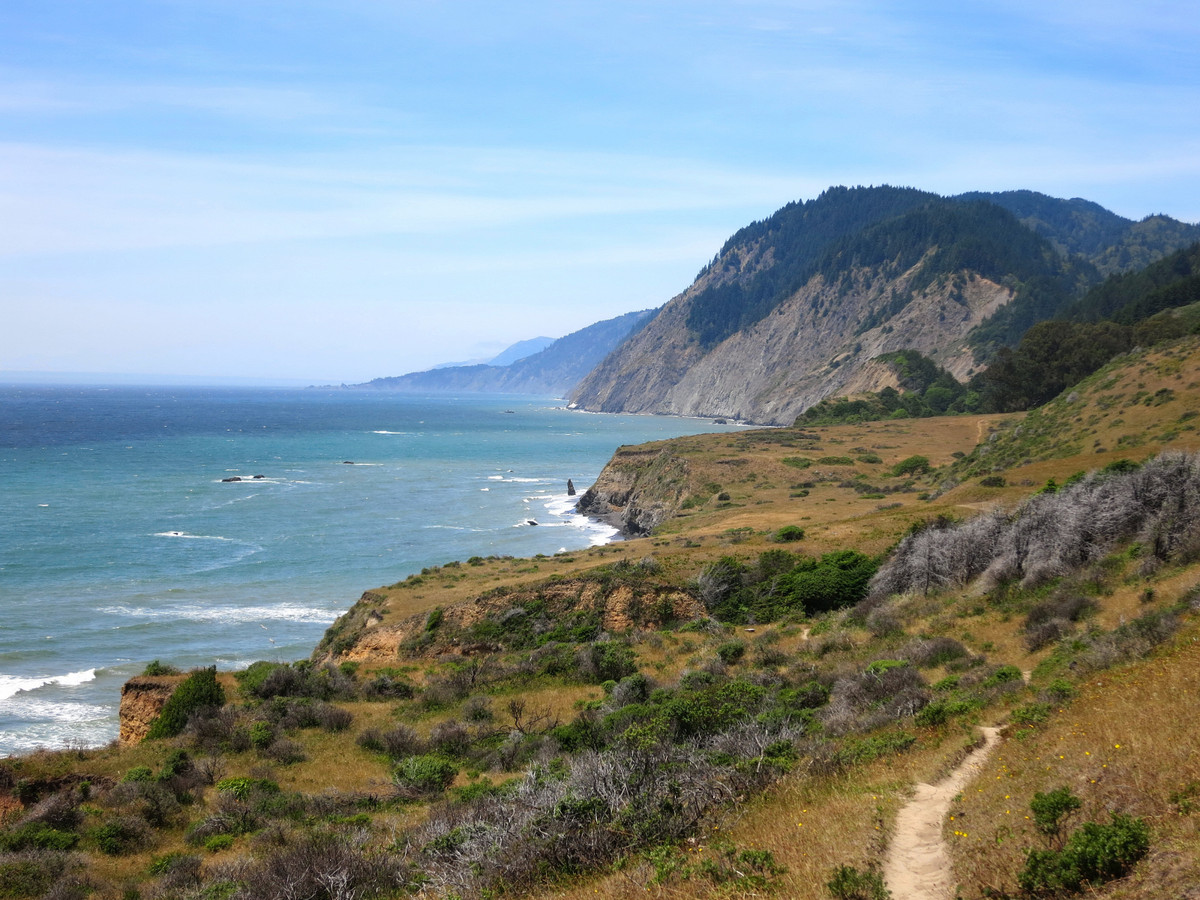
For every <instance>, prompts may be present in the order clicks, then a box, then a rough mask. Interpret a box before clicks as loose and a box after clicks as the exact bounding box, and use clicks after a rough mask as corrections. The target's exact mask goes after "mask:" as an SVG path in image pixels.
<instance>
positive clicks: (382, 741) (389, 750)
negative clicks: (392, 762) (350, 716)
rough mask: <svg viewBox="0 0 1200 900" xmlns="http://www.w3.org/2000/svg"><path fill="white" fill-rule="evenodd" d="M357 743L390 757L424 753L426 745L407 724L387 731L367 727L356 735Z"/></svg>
mask: <svg viewBox="0 0 1200 900" xmlns="http://www.w3.org/2000/svg"><path fill="white" fill-rule="evenodd" d="M358 745H359V746H360V747H363V748H365V749H367V750H373V751H375V752H376V753H384V754H386V755H387V756H390V757H391V758H392V759H400V758H401V757H405V756H412V755H414V754H418V753H424V752H425V746H426V745H425V741H424V739H422V737H421V736H420V735H419V734H417V732H416V731H415V730H413V729H412V728H410V727H408V726H407V725H397V726H396V727H395V728H392V729H390V730H388V731H380V730H379V729H378V728H368V729H366V730H365V731H363V733H362V734H360V735H359V736H358Z"/></svg>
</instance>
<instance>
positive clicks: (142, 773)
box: [121, 766, 154, 784]
mask: <svg viewBox="0 0 1200 900" xmlns="http://www.w3.org/2000/svg"><path fill="white" fill-rule="evenodd" d="M153 777H154V770H153V769H151V768H150V767H149V766H134V767H133V768H131V769H130V770H129V771H128V772H126V773H125V775H124V776H123V777H122V778H121V783H122V784H131V783H134V782H138V781H149V780H150V779H151V778H153Z"/></svg>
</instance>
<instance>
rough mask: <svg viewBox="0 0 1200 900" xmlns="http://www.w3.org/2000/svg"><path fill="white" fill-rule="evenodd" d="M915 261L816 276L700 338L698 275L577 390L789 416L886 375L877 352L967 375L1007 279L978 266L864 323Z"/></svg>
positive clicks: (626, 408)
mask: <svg viewBox="0 0 1200 900" xmlns="http://www.w3.org/2000/svg"><path fill="white" fill-rule="evenodd" d="M913 271H915V267H914V269H913V270H910V271H908V272H906V273H904V275H903V276H902V277H901V278H899V279H891V278H886V277H881V276H878V275H876V274H874V273H872V272H870V271H869V270H860V271H858V272H855V273H854V275H853V279H852V281H853V287H852V288H850V289H849V290H847V288H846V286H845V285H846V283H843V284H841V285H830V284H827V283H825V281H824V280H823V279H822V278H821V277H819V276H818V277H816V278H814V279H813V280H812V281H810V282H809V283H808V284H806V285H805V286H804V287H802V288H801V289H800V290H798V291H797V292H796V293H795V294H793V295H792V296H791V297H790V298H789V299H788V300H786V301H785V302H784V303H782V304H781V305H780V306H779V307H778V308H777V309H776V310H775V311H774V312H773V313H771V315H769V316H767V317H766V318H764V319H762V320H761V321H759V322H756V323H755V324H754V325H752V326H751V327H749V328H747V329H744V330H742V331H738V332H737V333H735V334H733V335H731V336H730V337H728V338H726V339H725V340H724V341H721V342H720V343H719V344H718V345H716V346H715V347H713V348H711V349H707V350H706V349H705V348H703V347H701V346H700V345H699V344H698V343H697V342H696V341H695V340H694V339H693V338H692V337H691V335H690V333H689V331H688V316H689V311H690V302H691V298H692V297H693V296H694V295H695V294H696V293H698V292H699V291H700V290H703V289H704V288H705V287H707V283H706V282H705V281H704V280H703V279H701V280H700V281H697V283H696V285H694V286H693V287H692V288H691V289H690V290H689V291H688V292H686V293H684V294H681V295H680V296H678V297H676V298H675V299H674V300H672V301H671V302H670V303H669V304H667V306H666V307H665V308H664V309H663V311H662V313H660V314H659V316H658V317H656V318H655V319H654V320H653V321H652V322H651V323H650V324H649V325H647V326H646V327H645V328H644V329H643V330H642V331H641V332H639V333H638V334H637V335H635V336H634V337H632V338H631V339H630V340H629V341H628V342H626V344H625V345H623V346H622V347H621V348H620V349H619V350H618V351H616V352H614V353H613V354H612V355H611V356H609V357H608V358H607V359H606V360H605V361H604V362H603V363H601V364H600V365H599V366H598V367H597V368H596V369H594V370H593V371H592V373H591V374H590V375H589V376H588V377H587V378H586V379H584V380H583V382H582V383H581V384H580V386H579V389H578V391H577V392H576V394H575V395H574V396H573V397H572V402H573V403H575V404H576V405H577V406H579V407H581V408H584V409H589V410H593V411H598V412H637V413H658V414H669V415H682V416H705V417H708V416H712V417H718V416H719V417H728V418H730V419H737V420H741V421H746V422H757V423H761V424H769V425H790V424H792V423H793V422H794V421H795V419H796V416H798V415H799V414H800V413H802V412H803V411H804V410H805V409H807V408H808V407H810V406H812V405H814V404H815V403H817V402H819V401H821V400H823V399H825V398H826V397H831V396H838V395H842V394H847V393H851V392H854V391H864V390H871V391H874V390H880V389H881V388H883V387H886V386H888V383H889V379H891V378H892V377H893V376H891V375H890V374H885V369H884V368H883V367H872V366H871V363H872V361H873V360H874V358H875V357H877V356H879V355H880V354H883V353H888V352H891V351H894V350H906V349H913V350H918V351H920V352H921V353H924V354H925V355H927V356H929V357H931V358H932V359H934V360H935V361H936V362H937V363H938V364H939V365H941V366H943V367H945V368H947V369H949V370H950V371H951V372H952V373H953V374H955V375H956V376H958V377H960V378H963V377H966V376H967V375H969V374H971V372H972V367H973V365H974V360H973V357H972V354H971V352H970V350H969V349H968V348H967V345H966V341H965V338H966V335H967V333H968V332H969V331H970V330H971V329H972V328H974V327H975V326H976V325H978V324H980V323H981V322H983V321H984V320H985V319H987V318H988V317H989V316H990V315H992V314H993V313H994V312H996V311H997V310H998V309H1000V308H1001V307H1002V306H1004V305H1005V304H1006V303H1008V302H1009V301H1010V300H1011V299H1012V296H1013V295H1012V291H1011V290H1010V289H1009V288H1007V287H1004V286H1002V285H999V284H995V283H994V282H991V281H989V280H987V279H985V278H981V277H964V278H963V279H962V280H961V281H959V282H957V283H955V282H951V281H947V282H945V283H944V284H942V285H941V286H938V285H936V284H935V285H931V286H930V287H929V288H928V289H926V290H922V291H919V292H917V293H916V295H915V296H914V297H913V299H912V300H911V301H909V302H908V303H907V304H906V305H905V306H904V308H903V309H901V310H899V311H898V312H897V313H896V314H895V315H893V316H891V317H889V318H887V319H886V320H881V321H880V322H879V324H877V325H875V326H873V327H871V328H865V329H864V327H863V326H864V325H865V324H867V323H869V322H870V321H871V320H872V318H873V317H875V318H878V316H877V313H878V310H879V309H880V308H882V307H884V306H886V305H887V303H888V302H889V299H890V298H891V297H892V296H895V295H899V294H901V293H903V292H905V291H907V289H908V283H909V279H910V278H911V276H912V274H913ZM873 374H875V375H878V376H880V378H879V379H875V378H873V377H872V375H873Z"/></svg>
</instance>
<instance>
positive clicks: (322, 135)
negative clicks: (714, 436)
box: [0, 0, 1200, 383]
mask: <svg viewBox="0 0 1200 900" xmlns="http://www.w3.org/2000/svg"><path fill="white" fill-rule="evenodd" d="M1197 48H1200V16H1197V15H1196V7H1195V4H1194V2H1153V0H1148V2H1142V3H1138V4H1131V3H1128V2H1127V0H1121V2H1108V0H1093V2H1087V3H1083V2H1075V0H1056V2H1054V3H1046V2H1044V0H1042V2H1026V0H1013V2H981V3H961V2H958V3H949V2H945V3H942V2H857V0H837V2H819V0H798V2H785V0H775V2H772V0H725V2H711V0H686V2H684V0H680V2H675V0H636V2H626V0H606V2H603V3H600V2H572V0H524V2H505V0H490V2H475V0H422V2H408V0H287V2H283V0H237V2H233V0H205V2H198V0H197V2H188V0H142V2H126V0H106V2H103V3H98V2H91V0H73V2H65V0H36V2H27V0H5V2H4V3H3V4H2V5H0V209H2V210H3V214H2V215H0V229H2V233H0V304H2V308H0V311H2V312H3V324H2V325H0V370H8V371H18V372H22V371H24V372H28V371H38V372H52V371H59V372H62V371H65V372H92V373H131V374H135V375H140V374H144V375H164V374H173V375H182V376H188V377H193V378H200V379H203V378H204V377H206V376H238V377H247V378H268V379H274V378H279V379H298V380H302V381H309V382H321V383H326V382H334V383H336V382H357V381H364V380H367V379H369V378H373V377H376V376H381V375H393V374H399V373H402V372H407V371H413V370H416V369H422V368H426V367H428V366H430V365H433V364H435V363H439V362H443V361H446V360H455V359H465V358H472V357H478V356H482V355H488V354H489V353H492V352H496V351H498V350H499V349H502V348H503V347H504V346H506V345H508V344H510V343H513V342H515V341H517V340H521V339H523V338H528V337H532V336H534V335H539V334H546V335H550V336H560V335H562V334H566V333H568V332H570V331H574V330H576V329H578V328H581V327H583V326H585V325H588V324H590V323H592V322H595V321H598V320H600V319H605V318H609V317H612V316H615V315H619V314H621V313H624V312H628V311H630V310H634V309H644V308H648V307H652V306H658V305H661V304H662V303H664V302H666V301H667V300H668V299H670V297H671V296H673V295H674V294H676V293H678V292H679V291H681V290H683V289H684V288H685V287H687V285H688V284H689V283H690V282H691V280H692V278H693V277H694V276H695V274H696V272H697V271H698V270H699V269H700V267H701V266H702V265H703V264H704V263H705V262H707V260H708V259H710V258H711V257H712V255H713V254H714V253H715V252H716V250H717V249H718V248H719V247H720V245H721V243H722V242H723V241H724V240H725V238H727V237H728V236H729V235H730V234H731V233H732V232H733V231H735V230H736V229H737V228H739V227H741V226H742V225H745V224H747V223H748V222H750V221H752V220H755V219H761V218H763V217H765V216H767V215H769V214H770V213H771V212H773V211H774V210H775V209H777V208H779V207H780V206H782V205H784V204H785V203H787V202H789V201H791V200H798V199H809V198H811V197H814V196H816V195H817V194H818V193H820V191H821V190H823V189H824V188H825V187H828V186H829V185H832V184H882V183H888V184H898V185H909V186H913V187H919V188H922V189H926V190H931V191H937V192H939V193H943V194H950V193H956V192H961V191H967V190H1006V189H1011V188H1030V189H1033V190H1039V191H1043V192H1045V193H1047V194H1051V195H1054V196H1060V197H1076V196H1078V197H1084V198H1087V199H1089V200H1094V201H1096V202H1098V203H1100V204H1102V205H1104V206H1106V207H1108V208H1109V209H1112V210H1113V211H1115V212H1118V213H1120V214H1121V215H1124V216H1127V217H1129V218H1133V219H1140V218H1142V217H1144V216H1146V215H1149V214H1152V213H1160V212H1161V213H1166V214H1168V215H1171V216H1174V217H1176V218H1179V219H1183V220H1186V221H1190V222H1195V221H1197V220H1200V116H1197V114H1196V113H1197V110H1200V51H1198V50H1197Z"/></svg>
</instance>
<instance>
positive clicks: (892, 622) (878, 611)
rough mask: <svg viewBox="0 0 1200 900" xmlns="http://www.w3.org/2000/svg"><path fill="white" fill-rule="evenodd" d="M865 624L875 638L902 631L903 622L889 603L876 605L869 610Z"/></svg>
mask: <svg viewBox="0 0 1200 900" xmlns="http://www.w3.org/2000/svg"><path fill="white" fill-rule="evenodd" d="M865 624H866V626H867V631H869V632H871V634H872V635H873V636H874V637H877V638H885V637H891V636H892V635H896V634H903V632H904V623H903V622H901V621H900V617H899V616H898V615H897V614H896V610H895V609H894V608H893V607H892V606H891V605H890V604H884V605H883V606H877V607H875V609H873V610H871V611H870V612H869V613H868V614H867V619H866V622H865Z"/></svg>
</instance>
